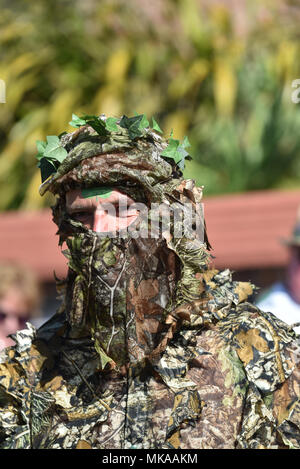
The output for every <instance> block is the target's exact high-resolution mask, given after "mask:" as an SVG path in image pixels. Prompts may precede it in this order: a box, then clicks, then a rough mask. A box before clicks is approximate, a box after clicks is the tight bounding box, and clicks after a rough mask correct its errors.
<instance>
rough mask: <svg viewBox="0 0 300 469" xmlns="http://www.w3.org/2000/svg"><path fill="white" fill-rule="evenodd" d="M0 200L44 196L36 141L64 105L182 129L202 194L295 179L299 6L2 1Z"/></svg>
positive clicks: (60, 122) (50, 130)
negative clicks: (138, 116)
mask: <svg viewBox="0 0 300 469" xmlns="http://www.w3.org/2000/svg"><path fill="white" fill-rule="evenodd" d="M1 3H2V9H1V16H0V53H1V62H0V78H1V79H2V80H4V81H5V83H6V103H5V104H0V210H2V211H4V210H11V209H36V208H40V207H42V206H48V205H49V204H50V203H51V202H52V200H51V198H50V196H46V197H43V198H41V197H40V196H39V194H38V186H39V184H40V174H39V170H38V169H37V167H36V160H35V154H36V147H35V141H36V140H45V137H46V135H55V134H59V133H61V132H62V131H63V130H66V129H67V130H74V129H72V128H71V127H69V126H68V122H69V121H70V118H71V114H72V112H74V113H76V114H78V115H80V114H81V113H88V114H94V113H96V114H100V113H105V114H108V115H115V116H119V115H122V114H123V113H125V114H128V115H133V114H134V112H135V111H136V112H138V113H146V114H147V116H148V117H151V116H155V118H156V119H157V121H158V122H159V124H160V126H161V127H162V128H163V129H164V131H165V132H166V133H167V134H168V133H169V132H170V131H171V130H172V129H174V136H175V137H177V138H182V137H183V136H184V135H185V134H187V135H188V136H189V140H190V141H191V144H192V150H191V154H192V156H193V160H192V161H191V162H187V167H186V170H185V176H186V177H192V178H194V179H196V181H197V182H198V184H200V185H204V186H205V194H206V195H207V194H208V195H210V194H221V193H232V192H244V191H248V190H255V189H269V188H295V187H299V176H300V158H299V152H300V132H299V128H300V127H299V124H300V113H299V107H300V104H298V105H297V104H294V103H293V102H292V100H291V94H292V91H293V89H292V85H291V84H292V81H293V80H294V79H296V78H300V69H299V68H300V61H299V56H300V54H299V53H300V50H299V32H298V25H299V19H300V6H298V2H296V1H291V0H290V1H287V0H282V1H281V0H277V1H275V0H272V1H270V0H269V1H268V0H260V1H257V0H251V1H246V0H227V1H225V0H223V1H221V0H206V1H204V0H202V1H201V0H152V1H151V2H149V1H147V0H127V1H126V2H124V1H122V0H101V1H97V0H84V1H83V2H79V1H75V0H73V1H71V0H51V1H49V2H44V1H39V0H37V1H35V2H32V1H30V0H22V1H21V0H9V1H8V0H2V2H1Z"/></svg>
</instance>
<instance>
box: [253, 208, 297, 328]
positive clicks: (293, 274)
mask: <svg viewBox="0 0 300 469" xmlns="http://www.w3.org/2000/svg"><path fill="white" fill-rule="evenodd" d="M284 244H285V245H286V246H287V248H288V249H289V254H290V256H289V263H288V266H287V269H286V274H285V278H284V279H283V280H282V281H281V282H277V283H275V284H274V285H272V286H271V288H269V289H268V290H267V291H266V292H265V293H262V294H261V295H260V297H259V298H258V301H257V306H258V307H259V308H260V309H262V310H263V311H267V312H271V313H273V314H275V316H277V317H278V318H279V319H281V320H282V321H284V322H286V323H287V324H289V325H290V326H293V328H294V330H295V332H296V333H297V334H300V208H299V211H298V217H297V222H296V224H295V227H294V230H293V233H292V236H291V237H290V238H289V239H287V240H284Z"/></svg>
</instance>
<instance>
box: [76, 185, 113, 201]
mask: <svg viewBox="0 0 300 469" xmlns="http://www.w3.org/2000/svg"><path fill="white" fill-rule="evenodd" d="M111 193H112V188H111V187H109V186H103V187H88V188H87V189H82V190H81V195H82V197H84V198H85V199H91V198H92V197H101V199H107V198H108V197H109V196H110V194H111Z"/></svg>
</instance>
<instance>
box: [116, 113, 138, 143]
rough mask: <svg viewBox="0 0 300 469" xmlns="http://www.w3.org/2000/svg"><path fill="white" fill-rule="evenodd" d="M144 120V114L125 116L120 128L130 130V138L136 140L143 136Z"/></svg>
mask: <svg viewBox="0 0 300 469" xmlns="http://www.w3.org/2000/svg"><path fill="white" fill-rule="evenodd" d="M142 119H143V114H140V115H138V116H134V117H127V116H125V115H124V116H123V117H122V119H121V121H120V124H119V125H120V126H121V127H123V128H124V129H127V130H128V134H129V137H130V138H131V139H132V140H134V139H135V138H137V137H140V136H141V129H140V124H141V122H142Z"/></svg>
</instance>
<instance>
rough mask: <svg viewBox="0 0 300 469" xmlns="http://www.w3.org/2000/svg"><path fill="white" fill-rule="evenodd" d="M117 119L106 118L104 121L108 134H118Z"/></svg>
mask: <svg viewBox="0 0 300 469" xmlns="http://www.w3.org/2000/svg"><path fill="white" fill-rule="evenodd" d="M117 122H118V119H117V118H116V117H108V118H107V119H106V121H105V127H106V129H107V130H108V131H109V132H118V125H117Z"/></svg>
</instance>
